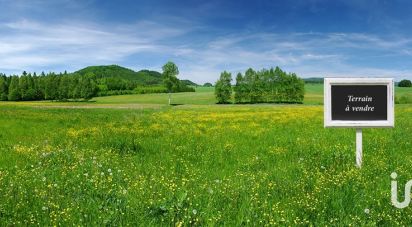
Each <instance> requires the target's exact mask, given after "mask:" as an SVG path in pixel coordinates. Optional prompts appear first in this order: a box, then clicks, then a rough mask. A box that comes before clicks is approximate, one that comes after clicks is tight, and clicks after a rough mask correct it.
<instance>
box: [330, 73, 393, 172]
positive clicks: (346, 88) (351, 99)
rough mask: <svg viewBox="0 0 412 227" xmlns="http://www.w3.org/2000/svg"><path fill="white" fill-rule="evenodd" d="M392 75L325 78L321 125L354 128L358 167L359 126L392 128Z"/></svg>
mask: <svg viewBox="0 0 412 227" xmlns="http://www.w3.org/2000/svg"><path fill="white" fill-rule="evenodd" d="M393 84H394V82H393V79H392V78H325V79H324V126H325V127H341V128H356V166H358V167H359V168H360V167H361V166H362V128H383V127H394V85H393Z"/></svg>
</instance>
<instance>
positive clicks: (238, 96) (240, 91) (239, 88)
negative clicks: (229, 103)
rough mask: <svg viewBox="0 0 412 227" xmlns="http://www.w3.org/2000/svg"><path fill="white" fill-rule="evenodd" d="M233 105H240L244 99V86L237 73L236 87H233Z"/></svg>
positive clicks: (240, 76)
mask: <svg viewBox="0 0 412 227" xmlns="http://www.w3.org/2000/svg"><path fill="white" fill-rule="evenodd" d="M234 90H235V103H242V102H243V100H244V99H245V86H244V81H243V76H242V74H241V73H238V74H237V76H236V85H235V88H234Z"/></svg>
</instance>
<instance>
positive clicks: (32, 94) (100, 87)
mask: <svg viewBox="0 0 412 227" xmlns="http://www.w3.org/2000/svg"><path fill="white" fill-rule="evenodd" d="M186 82H187V81H186ZM193 91H194V88H192V87H189V86H187V85H186V83H184V82H182V81H180V80H178V81H177V83H176V86H174V87H173V89H172V91H171V92H193ZM166 92H168V90H167V89H166V87H165V86H164V84H163V75H162V74H161V73H159V72H156V71H148V70H142V71H139V72H134V71H133V70H130V69H126V68H123V67H120V66H115V65H112V66H92V67H87V68H85V69H82V70H79V71H77V72H74V73H67V72H64V73H59V74H56V73H47V74H45V73H44V72H42V73H41V74H40V75H37V74H36V73H33V74H31V73H27V72H23V73H22V75H20V76H17V75H12V76H6V75H5V74H0V100H2V101H31V100H79V99H84V100H88V99H91V98H93V97H95V96H106V95H121V94H136V93H166Z"/></svg>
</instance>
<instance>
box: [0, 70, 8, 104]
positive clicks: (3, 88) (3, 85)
mask: <svg viewBox="0 0 412 227" xmlns="http://www.w3.org/2000/svg"><path fill="white" fill-rule="evenodd" d="M8 89H9V88H8V86H7V78H6V77H5V76H3V75H0V100H1V101H7V95H8V93H9V92H8Z"/></svg>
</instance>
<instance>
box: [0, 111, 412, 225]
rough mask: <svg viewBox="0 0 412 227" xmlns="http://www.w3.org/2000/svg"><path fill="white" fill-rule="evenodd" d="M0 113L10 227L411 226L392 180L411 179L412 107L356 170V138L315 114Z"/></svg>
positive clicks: (0, 170) (373, 135)
mask: <svg viewBox="0 0 412 227" xmlns="http://www.w3.org/2000/svg"><path fill="white" fill-rule="evenodd" d="M0 112H1V115H0V201H1V202H0V223H2V224H3V225H41V226H43V225H64V226H66V225H73V224H75V225H126V224H128V225H131V226H136V225H144V226H158V225H180V224H183V225H230V226H239V225H266V224H267V225H288V226H290V225H315V226H318V225H320V226H324V225H349V224H352V225H355V226H363V225H382V226H388V225H393V226H395V225H408V224H409V223H411V222H412V215H411V214H412V210H411V209H410V208H406V209H403V210H398V209H396V208H394V207H393V206H392V205H391V204H390V174H391V173H392V172H393V171H396V172H397V173H398V176H399V177H398V181H399V184H400V188H401V185H402V186H403V185H405V182H406V181H407V180H408V179H412V173H411V172H410V166H411V164H412V156H411V155H410V148H411V141H410V138H409V137H408V136H406V135H410V134H411V133H412V123H411V121H410V119H411V118H412V106H411V105H398V106H397V107H396V127H395V128H394V129H365V130H364V166H363V168H362V169H361V170H359V169H357V168H356V167H355V165H354V163H355V157H354V156H355V155H354V149H355V148H354V146H355V145H354V139H355V131H354V130H353V129H336V128H335V129H325V128H323V117H322V116H323V109H322V106H316V105H315V106H307V105H266V106H265V105H256V106H254V105H241V106H234V105H227V106H201V105H198V106H196V108H194V106H187V107H186V106H180V107H177V108H176V107H171V108H169V107H164V108H156V109H151V108H145V109H94V108H93V109H72V108H37V107H27V106H7V105H6V106H4V105H3V106H0ZM401 197H403V196H401ZM365 209H368V210H369V211H370V212H369V213H365Z"/></svg>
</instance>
